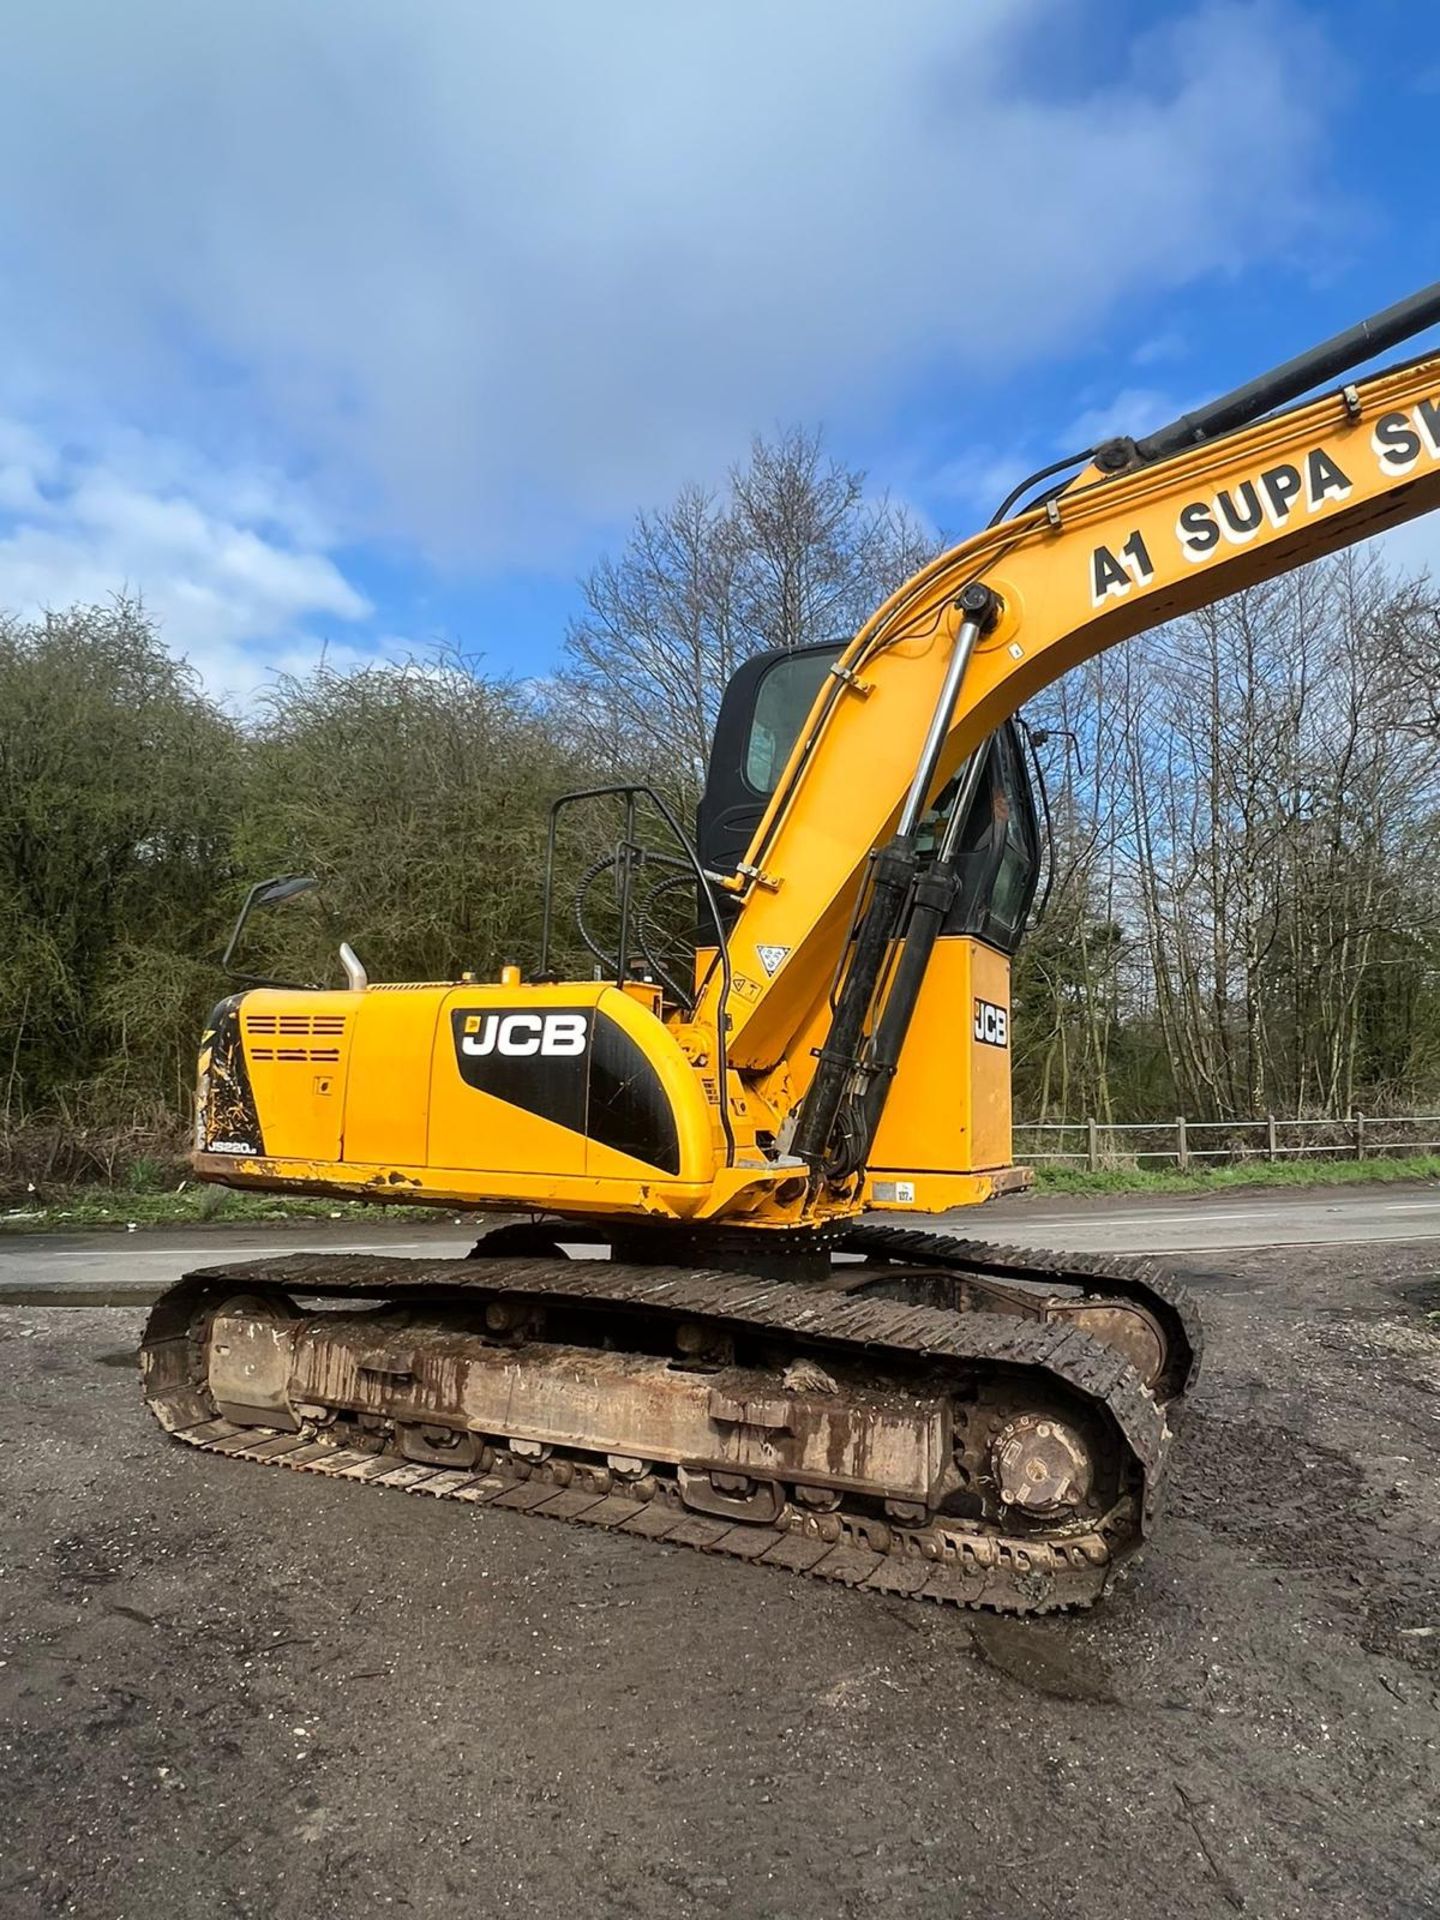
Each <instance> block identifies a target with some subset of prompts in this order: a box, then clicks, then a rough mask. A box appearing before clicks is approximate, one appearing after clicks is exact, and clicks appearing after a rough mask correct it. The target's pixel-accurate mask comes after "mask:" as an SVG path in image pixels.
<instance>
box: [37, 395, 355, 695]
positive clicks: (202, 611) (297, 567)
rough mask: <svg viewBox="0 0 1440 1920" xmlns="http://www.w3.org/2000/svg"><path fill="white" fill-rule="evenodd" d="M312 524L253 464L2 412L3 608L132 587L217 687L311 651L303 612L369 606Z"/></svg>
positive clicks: (308, 616) (58, 603) (100, 597)
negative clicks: (62, 429) (225, 463)
mask: <svg viewBox="0 0 1440 1920" xmlns="http://www.w3.org/2000/svg"><path fill="white" fill-rule="evenodd" d="M321 533H322V530H321V526H320V523H319V521H318V519H317V517H316V516H315V514H314V513H313V511H311V510H310V509H309V508H308V506H306V505H305V503H304V502H303V500H302V499H301V498H300V496H299V494H298V493H297V490H296V489H295V488H293V487H292V486H291V485H289V484H288V483H286V482H284V481H283V480H280V479H279V478H277V477H276V476H274V475H272V474H267V473H266V472H264V471H263V470H244V469H234V470H228V471H227V470H225V469H223V468H219V467H215V466H210V465H206V464H204V463H201V462H198V461H197V460H195V458H194V457H193V456H187V455H185V454H184V453H182V452H181V451H180V450H179V449H177V448H176V447H174V446H171V445H167V444H166V443H165V442H163V441H159V440H152V439H147V438H145V437H143V436H140V435H137V434H133V433H130V434H123V435H116V436H114V437H113V439H112V440H111V441H110V442H109V443H108V444H106V445H105V446H104V448H103V449H98V450H95V449H91V450H85V451H79V450H76V449H75V448H66V447H62V446H60V445H58V444H56V443H55V442H53V441H47V439H46V438H45V437H44V436H43V435H41V434H40V433H38V432H36V431H35V430H34V429H33V428H31V427H29V426H27V425H25V424H24V423H22V422H17V421H12V420H0V606H3V607H4V608H6V609H7V610H8V611H10V612H14V613H18V614H20V615H22V616H33V615H35V614H37V613H40V612H43V611H44V610H46V609H47V608H59V607H65V606H69V605H73V604H75V603H77V602H84V603H98V602H101V601H104V600H107V599H109V598H110V597H111V596H112V595H114V594H116V593H120V592H125V591H130V592H137V593H139V594H140V596H141V597H142V598H143V599H144V601H145V604H146V606H147V607H148V608H149V609H150V611H151V612H152V613H154V614H155V615H156V616H157V617H158V618H159V620H160V622H161V627H162V631H163V633H164V636H165V639H166V641H167V643H168V645H169V646H170V648H171V650H172V651H173V652H174V653H176V654H179V655H181V656H183V657H185V658H187V659H189V660H191V661H192V663H193V664H194V665H195V666H196V667H197V668H198V669H199V670H200V672H201V673H202V674H203V676H204V678H205V680H206V682H207V684H208V685H209V686H211V687H212V688H214V689H216V690H219V691H222V692H229V693H236V694H240V695H242V696H243V695H245V694H248V693H250V692H252V691H253V690H254V689H255V688H256V687H258V686H260V685H261V684H263V682H264V681H265V680H266V679H267V678H268V676H269V674H270V672H271V671H273V670H274V669H276V668H282V669H283V668H287V667H293V666H296V665H302V664H303V663H304V662H305V661H306V660H309V659H313V658H314V656H315V654H316V653H317V652H318V651H319V650H320V646H321V642H320V641H318V640H316V639H313V638H310V637H309V636H308V635H307V632H306V624H307V623H308V622H310V621H313V620H325V621H329V620H337V621H344V622H353V621H357V620H362V619H364V618H365V617H366V616H367V615H368V614H369V612H370V607H369V605H368V603H367V601H366V600H365V598H364V596H363V595H362V594H360V593H359V592H358V591H357V590H356V589H355V588H354V587H353V586H352V585H351V584H350V582H349V581H347V580H346V578H345V577H344V575H343V574H342V573H341V571H340V569H339V568H338V567H337V566H336V565H335V563H334V561H333V560H332V559H331V558H330V557H329V556H328V555H327V554H326V553H325V552H324V551H323V550H322V547H321V544H320V541H321ZM331 651H332V656H333V648H332V649H331ZM342 651H343V652H344V653H345V654H346V655H347V657H348V656H350V655H352V654H354V650H353V649H350V648H344V649H342ZM354 657H359V655H358V654H355V655H354Z"/></svg>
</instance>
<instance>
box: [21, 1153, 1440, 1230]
mask: <svg viewBox="0 0 1440 1920" xmlns="http://www.w3.org/2000/svg"><path fill="white" fill-rule="evenodd" d="M1402 1180H1404V1181H1416V1180H1440V1154H1417V1155H1415V1156H1414V1157H1413V1158H1411V1159H1408V1160H1400V1159H1395V1160H1360V1161H1354V1160H1326V1161H1316V1160H1304V1161H1284V1160H1279V1161H1275V1162H1274V1163H1271V1162H1269V1161H1265V1160H1260V1161H1250V1162H1248V1163H1245V1164H1242V1165H1239V1166H1233V1167H1211V1168H1208V1169H1201V1170H1197V1171H1195V1172H1192V1173H1180V1172H1179V1171H1177V1170H1176V1169H1174V1168H1170V1169H1166V1170H1162V1171H1156V1172H1146V1171H1142V1170H1141V1169H1140V1168H1138V1167H1107V1168H1104V1169H1102V1170H1101V1171H1100V1172H1098V1173H1089V1172H1086V1171H1084V1170H1082V1169H1080V1168H1076V1167H1042V1168H1039V1169H1037V1172H1036V1178H1035V1191H1036V1192H1037V1193H1224V1192H1230V1191H1233V1190H1234V1189H1235V1188H1245V1187H1340V1186H1346V1187H1348V1186H1357V1185H1361V1184H1364V1185H1385V1184H1386V1183H1393V1182H1395V1181H1402ZM425 1211H426V1212H427V1213H428V1214H429V1215H430V1217H431V1218H433V1219H434V1220H435V1221H437V1222H439V1221H442V1220H446V1219H453V1218H457V1217H460V1216H459V1215H457V1214H455V1213H453V1212H452V1211H451V1210H449V1209H447V1208H443V1207H432V1208H428V1209H426V1210H425ZM417 1217H419V1210H418V1209H416V1208H414V1207H386V1206H375V1205H370V1204H367V1203H366V1202H363V1201H359V1200H313V1199H308V1198H304V1197H300V1196H297V1197H295V1198H293V1199H292V1198H287V1197H286V1196H285V1195H283V1194H275V1193H234V1192H232V1191H231V1189H230V1188H228V1187H207V1186H199V1185H193V1184H187V1185H185V1186H182V1187H180V1188H178V1189H168V1190H163V1191H162V1190H159V1189H155V1188H142V1189H140V1190H133V1189H131V1188H128V1187H81V1188H77V1189H76V1190H75V1191H73V1192H71V1193H67V1194H65V1195H63V1196H61V1197H59V1198H57V1199H56V1200H54V1201H53V1202H48V1203H44V1204H42V1203H40V1202H38V1201H36V1202H32V1203H31V1204H30V1205H28V1206H17V1207H14V1208H12V1209H11V1210H9V1211H8V1212H5V1211H0V1233H75V1232H79V1231H81V1230H83V1229H88V1228H92V1227H113V1228H118V1229H120V1230H121V1231H122V1232H123V1231H124V1230H125V1229H126V1228H127V1227H132V1226H134V1227H172V1226H173V1227H183V1226H204V1225H212V1224H213V1225H217V1226H229V1225H232V1224H242V1225H243V1223H244V1222H245V1221H247V1220H362V1219H363V1220H368V1221H372V1222H373V1221H375V1220H377V1219H387V1220H408V1221H410V1222H411V1224H412V1225H413V1224H414V1222H415V1220H416V1219H417Z"/></svg>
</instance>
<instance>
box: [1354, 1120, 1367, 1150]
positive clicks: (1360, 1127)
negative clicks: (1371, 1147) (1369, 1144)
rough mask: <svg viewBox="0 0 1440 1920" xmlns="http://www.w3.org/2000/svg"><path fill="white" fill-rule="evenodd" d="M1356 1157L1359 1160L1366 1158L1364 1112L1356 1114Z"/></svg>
mask: <svg viewBox="0 0 1440 1920" xmlns="http://www.w3.org/2000/svg"><path fill="white" fill-rule="evenodd" d="M1355 1158H1356V1159H1357V1160H1363V1159H1364V1158H1365V1116H1364V1114H1363V1113H1357V1114H1356V1116H1355Z"/></svg>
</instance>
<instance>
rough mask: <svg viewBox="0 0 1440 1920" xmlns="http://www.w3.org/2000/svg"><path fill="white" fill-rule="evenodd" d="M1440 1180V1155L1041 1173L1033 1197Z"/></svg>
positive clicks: (1062, 1169) (1044, 1169)
mask: <svg viewBox="0 0 1440 1920" xmlns="http://www.w3.org/2000/svg"><path fill="white" fill-rule="evenodd" d="M1437 1179H1440V1154H1434V1153H1417V1154H1414V1155H1412V1156H1411V1157H1410V1158H1408V1159H1393V1160H1274V1161H1270V1160H1247V1161H1241V1162H1240V1163H1239V1164H1238V1165H1236V1166H1226V1167H1204V1168H1197V1169H1194V1170H1192V1171H1190V1172H1188V1173H1181V1172H1180V1170H1179V1169H1178V1168H1177V1167H1165V1168H1157V1169H1154V1170H1147V1169H1143V1168H1140V1167H1104V1168H1101V1170H1100V1171H1099V1172H1098V1173H1090V1172H1088V1171H1087V1170H1086V1169H1084V1168H1081V1167H1039V1168H1037V1169H1036V1173H1035V1191H1036V1192H1037V1193H1224V1192H1228V1191H1230V1190H1232V1189H1234V1188H1236V1187H1353V1186H1374V1185H1382V1186H1383V1185H1385V1184H1386V1183H1393V1182H1395V1181H1397V1180H1437Z"/></svg>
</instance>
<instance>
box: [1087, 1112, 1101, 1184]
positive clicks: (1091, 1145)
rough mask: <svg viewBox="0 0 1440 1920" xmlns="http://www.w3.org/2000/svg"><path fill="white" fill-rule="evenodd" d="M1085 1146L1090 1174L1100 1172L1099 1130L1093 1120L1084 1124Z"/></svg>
mask: <svg viewBox="0 0 1440 1920" xmlns="http://www.w3.org/2000/svg"><path fill="white" fill-rule="evenodd" d="M1085 1146H1086V1152H1087V1154H1088V1157H1089V1161H1090V1171H1091V1173H1098V1172H1099V1171H1100V1129H1099V1128H1098V1127H1097V1126H1096V1124H1095V1122H1094V1121H1093V1120H1087V1121H1086V1122H1085Z"/></svg>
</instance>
